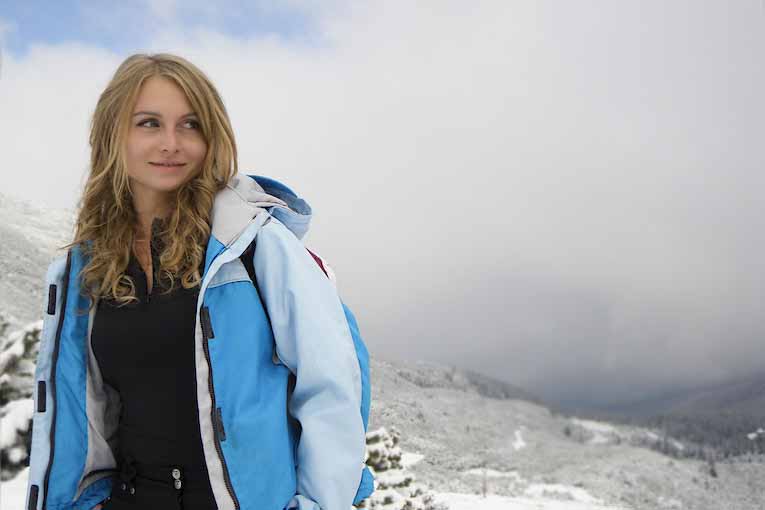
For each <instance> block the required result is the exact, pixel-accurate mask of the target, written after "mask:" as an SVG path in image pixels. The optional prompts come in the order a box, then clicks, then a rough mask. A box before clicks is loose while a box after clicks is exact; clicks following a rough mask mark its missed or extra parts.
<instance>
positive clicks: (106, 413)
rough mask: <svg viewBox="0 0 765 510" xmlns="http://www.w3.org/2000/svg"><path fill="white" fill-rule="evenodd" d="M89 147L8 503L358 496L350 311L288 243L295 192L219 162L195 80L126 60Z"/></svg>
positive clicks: (302, 221)
mask: <svg viewBox="0 0 765 510" xmlns="http://www.w3.org/2000/svg"><path fill="white" fill-rule="evenodd" d="M90 144H91V149H92V151H91V170H90V175H89V177H88V180H87V182H86V184H85V189H84V192H83V197H82V200H81V206H80V211H79V215H78V218H77V225H76V231H75V236H74V240H73V241H72V243H70V244H68V245H67V246H66V248H69V250H68V253H67V255H66V256H62V257H59V258H57V259H56V260H54V261H53V263H52V264H51V266H50V268H49V270H48V275H47V283H48V290H49V292H48V303H47V310H46V311H47V313H46V315H45V319H44V325H43V331H42V335H41V342H40V352H39V355H38V363H37V371H36V379H37V392H36V395H35V405H36V412H35V415H34V422H33V425H34V427H33V437H32V451H31V456H30V476H29V485H28V488H29V491H28V499H27V508H28V509H29V510H32V509H37V510H42V509H52V510H68V509H77V510H79V509H90V508H96V509H100V508H104V509H105V510H107V509H113V510H119V509H123V510H124V509H130V508H132V509H141V510H145V509H148V510H150V509H155V508H156V509H160V508H161V509H162V510H167V509H172V508H183V509H200V510H207V509H215V508H218V509H221V510H224V509H226V510H228V509H236V510H240V509H241V510H249V509H258V510H269V509H273V510H282V509H284V508H300V509H301V510H307V509H311V510H347V509H348V508H349V507H350V505H351V504H352V503H358V502H360V501H361V500H362V499H364V498H365V497H367V496H368V495H369V494H371V492H372V491H373V484H372V478H371V474H370V473H369V471H368V470H367V469H366V468H365V464H364V455H365V430H366V426H367V417H368V413H369V388H368V365H367V353H366V350H365V348H364V345H363V342H362V341H361V339H360V337H359V336H358V329H357V327H356V324H355V320H354V318H353V315H352V314H351V313H350V310H348V309H347V307H345V305H344V304H343V303H342V301H341V300H340V298H339V297H338V295H337V291H336V288H335V287H334V284H333V281H331V280H330V278H328V276H329V273H327V272H325V271H324V269H325V266H324V265H323V261H321V259H320V258H318V256H315V255H314V254H312V253H310V252H308V251H307V250H306V249H305V247H304V246H303V244H302V242H301V239H302V237H303V236H304V235H305V233H306V231H307V229H308V222H309V220H310V215H311V208H310V206H309V205H308V204H307V203H306V202H305V201H303V200H302V199H300V198H298V197H297V196H296V195H295V193H293V192H292V191H291V190H290V189H289V188H287V187H286V186H284V185H283V184H281V183H279V182H277V181H275V180H273V179H268V178H265V177H260V176H249V175H244V174H241V173H239V172H238V166H237V161H236V155H237V152H236V144H235V141H234V136H233V133H232V130H231V125H230V122H229V118H228V115H227V113H226V110H225V108H224V106H223V102H222V100H221V98H220V96H219V94H218V93H217V91H216V90H215V88H214V86H213V85H212V84H211V83H210V81H209V79H208V78H207V77H206V76H205V75H204V74H203V73H202V72H201V71H200V70H199V69H197V68H196V67H195V66H194V65H193V64H191V63H190V62H188V61H186V60H184V59H182V58H180V57H177V56H174V55H169V54H157V55H152V56H149V55H142V54H139V55H133V56H131V57H129V58H128V59H126V60H125V61H124V62H123V63H122V64H121V65H120V66H119V68H118V69H117V71H116V73H115V75H114V77H113V78H112V80H111V81H110V83H109V84H108V86H107V87H106V89H105V90H104V92H103V93H102V94H101V97H100V98H99V101H98V105H97V108H96V111H95V113H94V115H93V120H92V125H91V134H90Z"/></svg>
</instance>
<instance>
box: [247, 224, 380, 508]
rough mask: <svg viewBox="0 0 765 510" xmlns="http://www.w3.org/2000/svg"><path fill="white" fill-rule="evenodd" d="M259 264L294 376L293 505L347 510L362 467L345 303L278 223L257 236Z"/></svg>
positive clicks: (357, 377) (356, 380)
mask: <svg viewBox="0 0 765 510" xmlns="http://www.w3.org/2000/svg"><path fill="white" fill-rule="evenodd" d="M253 266H254V269H255V275H256V278H257V280H258V285H259V288H260V292H261V298H262V300H263V302H264V303H265V306H266V308H267V311H268V315H269V319H270V320H271V329H272V331H273V334H274V339H275V341H276V351H277V355H278V356H279V358H280V359H281V361H282V362H283V363H284V364H285V365H286V366H287V367H288V368H289V369H290V371H292V373H294V374H295V388H294V390H293V392H292V396H291V399H290V402H289V405H288V409H289V412H290V414H292V416H293V417H295V419H297V420H298V421H299V422H300V425H301V427H302V432H301V434H300V441H299V443H298V447H297V464H298V465H297V494H296V495H295V497H294V498H293V499H292V501H290V503H289V505H288V507H290V508H293V507H295V506H297V507H298V508H299V509H300V510H348V509H349V508H351V505H352V504H353V499H354V497H355V495H356V491H357V489H358V487H359V483H360V480H361V473H362V469H363V467H364V454H365V447H366V435H365V433H364V423H363V421H362V417H361V412H360V406H361V373H360V369H359V362H358V359H357V357H356V351H355V348H354V346H353V338H352V337H351V332H350V329H349V326H348V323H347V320H346V318H345V313H344V311H343V307H342V303H341V301H340V297H339V296H338V294H337V290H336V289H335V287H334V285H333V284H332V282H331V281H330V280H329V279H328V278H327V276H326V275H325V274H324V273H323V272H322V270H321V268H319V266H318V265H317V264H316V262H315V261H314V260H313V259H312V257H311V255H310V254H309V253H308V252H307V251H306V249H305V247H304V246H303V243H302V242H301V241H300V240H299V239H298V238H297V237H296V236H295V235H294V234H293V233H292V232H291V231H290V230H289V229H287V227H286V226H285V225H284V224H283V223H281V222H280V221H279V220H277V219H276V218H273V217H272V218H271V219H270V221H267V222H266V224H265V225H263V227H262V228H261V231H260V232H259V233H258V238H257V244H256V248H255V254H254V256H253Z"/></svg>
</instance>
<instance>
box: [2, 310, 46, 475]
mask: <svg viewBox="0 0 765 510" xmlns="http://www.w3.org/2000/svg"><path fill="white" fill-rule="evenodd" d="M8 324H9V323H8V321H7V319H5V318H4V317H2V316H0V374H2V375H0V420H2V430H0V451H1V452H2V453H0V466H2V468H1V469H0V480H8V479H10V478H12V477H13V476H15V474H16V473H17V472H18V471H19V470H21V469H22V468H23V467H24V466H26V465H27V459H28V452H29V442H30V440H31V434H32V430H31V427H32V414H33V412H34V399H33V393H32V392H33V391H34V372H35V362H36V358H37V350H38V347H39V341H40V331H41V329H42V321H36V322H33V323H32V324H30V325H28V326H26V327H25V328H23V329H21V330H19V331H15V332H13V333H10V334H7V332H8V329H9V325H8Z"/></svg>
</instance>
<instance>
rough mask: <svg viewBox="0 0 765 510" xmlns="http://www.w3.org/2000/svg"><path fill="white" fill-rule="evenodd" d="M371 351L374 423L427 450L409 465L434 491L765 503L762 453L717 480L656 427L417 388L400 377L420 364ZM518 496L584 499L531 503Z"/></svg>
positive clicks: (724, 505)
mask: <svg viewBox="0 0 765 510" xmlns="http://www.w3.org/2000/svg"><path fill="white" fill-rule="evenodd" d="M371 355H372V363H371V371H372V402H373V405H372V413H371V416H370V424H369V425H370V428H375V427H380V426H385V427H391V426H395V427H396V428H397V429H398V430H400V431H401V448H402V450H403V451H404V452H405V453H407V454H410V455H422V456H423V457H422V460H421V461H419V462H417V463H416V464H413V465H412V466H411V470H412V472H413V474H414V475H415V476H416V477H417V479H418V480H419V481H420V482H424V483H427V484H428V485H429V486H430V487H432V488H433V490H434V491H436V492H445V493H461V494H478V493H480V492H481V489H482V485H483V484H484V483H486V485H487V486H488V492H489V493H491V494H495V495H500V496H503V497H505V498H516V499H514V500H512V499H511V500H504V502H505V503H506V504H507V505H508V506H507V507H506V508H549V509H553V508H572V509H573V508H598V506H597V505H604V506H609V505H610V506H614V507H624V508H633V509H639V510H643V509H667V508H687V509H704V510H716V509H721V510H722V509H726V510H730V509H752V510H754V509H758V510H760V509H761V508H762V506H761V503H762V501H765V483H762V480H763V479H765V463H763V462H762V460H761V459H757V458H754V459H753V462H752V463H749V462H742V461H737V462H733V461H730V462H718V463H717V465H716V471H717V475H718V476H717V477H713V476H712V475H711V474H710V471H709V466H708V464H707V462H706V461H701V460H695V459H694V460H691V459H683V460H678V459H675V458H671V457H668V456H665V455H662V454H661V453H659V452H657V451H655V450H654V449H652V448H649V446H650V445H651V443H652V442H653V443H655V442H656V441H658V440H659V434H658V431H652V430H649V429H644V428H640V427H629V426H624V425H617V424H611V423H605V422H598V421H594V420H584V419H578V418H574V417H566V416H563V415H559V414H556V413H554V412H552V411H551V410H549V409H548V408H546V407H544V406H542V405H539V404H537V403H534V402H529V401H525V400H519V399H493V398H487V397H484V396H482V395H481V394H479V393H478V392H477V391H476V390H475V389H465V388H450V387H439V386H438V385H428V384H424V385H423V384H421V385H418V384H415V383H413V382H411V380H410V379H411V378H410V377H406V376H405V377H402V376H401V375H400V373H401V372H403V373H406V372H407V371H409V370H412V366H416V363H415V364H412V365H410V366H407V367H402V366H401V365H400V364H399V363H398V362H390V361H384V360H380V359H377V358H376V357H375V355H374V353H371ZM427 366H428V372H429V373H430V374H431V377H432V378H434V379H443V378H446V377H447V376H446V375H445V374H448V373H451V374H452V375H450V376H449V377H452V378H454V377H459V375H458V374H455V373H454V368H453V367H446V366H444V367H441V369H440V370H441V372H442V375H441V376H440V377H439V376H438V375H437V371H438V368H437V365H436V364H433V363H428V364H427ZM670 441H672V440H671V439H670ZM676 443H677V444H676V449H681V448H682V447H683V445H682V443H681V442H676ZM484 469H485V470H486V477H485V482H484V476H483V471H484ZM517 498H527V499H528V498H531V499H534V498H537V499H544V500H549V499H550V498H552V499H557V500H561V501H570V502H577V503H581V505H584V506H581V507H576V506H570V507H563V506H561V507H555V506H545V505H542V506H538V507H536V506H528V507H524V506H518V505H521V504H522V502H520V500H518V499H517ZM587 498H593V499H592V500H591V501H590V503H587ZM513 501H514V502H513ZM511 502H512V504H511ZM465 504H467V503H465ZM588 504H589V505H590V506H589V507H588V506H587V505H588ZM460 505H462V504H461V503H460ZM492 505H494V503H492ZM513 505H515V506H513ZM456 508H466V506H456V507H455V509H456ZM475 508H480V506H477V507H475ZM490 508H502V507H499V506H496V507H495V506H490Z"/></svg>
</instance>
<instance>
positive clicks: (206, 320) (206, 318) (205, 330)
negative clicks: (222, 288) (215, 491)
mask: <svg viewBox="0 0 765 510" xmlns="http://www.w3.org/2000/svg"><path fill="white" fill-rule="evenodd" d="M200 319H201V321H202V324H201V326H202V336H203V340H204V342H203V343H202V347H203V348H204V352H205V359H206V360H207V367H208V378H207V389H208V390H209V392H210V399H211V400H212V410H211V413H210V415H211V419H212V424H213V436H214V437H215V451H217V452H218V458H219V459H220V463H221V466H223V481H224V482H225V484H226V489H228V494H229V496H231V499H232V500H233V501H234V507H235V509H236V510H239V499H238V498H237V497H236V494H235V493H234V487H233V485H232V484H231V478H230V477H229V474H228V466H226V459H225V458H224V457H223V449H222V448H221V446H220V425H219V423H218V416H217V409H218V408H217V406H216V404H215V389H214V388H213V372H212V370H213V368H212V362H211V361H210V349H209V347H208V345H207V342H208V341H209V340H210V338H215V335H214V333H213V329H212V323H211V321H210V312H209V310H208V308H207V307H206V306H203V307H202V308H201V310H200ZM208 335H209V336H208Z"/></svg>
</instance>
